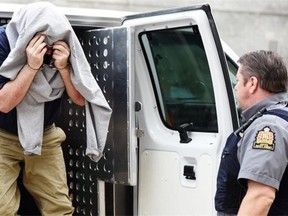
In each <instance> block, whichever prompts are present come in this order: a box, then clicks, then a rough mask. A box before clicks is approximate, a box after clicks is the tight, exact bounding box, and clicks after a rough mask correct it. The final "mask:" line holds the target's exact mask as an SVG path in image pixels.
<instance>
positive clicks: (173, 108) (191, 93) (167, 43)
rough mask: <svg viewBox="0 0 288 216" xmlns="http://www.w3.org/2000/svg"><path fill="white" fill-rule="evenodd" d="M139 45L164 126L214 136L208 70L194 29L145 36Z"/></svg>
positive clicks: (213, 102)
mask: <svg viewBox="0 0 288 216" xmlns="http://www.w3.org/2000/svg"><path fill="white" fill-rule="evenodd" d="M140 42H141V45H142V48H143V51H144V54H145V57H146V60H147V62H148V66H149V69H150V74H151V79H152V83H153V85H154V90H155V93H156V98H157V102H158V106H159V110H160V115H161V117H162V119H163V122H164V124H165V125H166V126H167V127H169V128H172V129H175V130H177V129H178V128H179V126H181V125H183V124H186V123H189V125H190V127H189V128H187V129H188V130H193V131H203V132H217V131H218V126H217V116H216V107H215V98H214V92H213V86H212V80H211V75H210V69H209V65H208V61H207V57H206V53H205V50H204V47H203V43H202V39H201V35H200V33H199V30H198V27H197V26H193V27H191V26H189V27H183V28H176V29H165V30H160V31H150V32H145V33H142V34H141V35H140Z"/></svg>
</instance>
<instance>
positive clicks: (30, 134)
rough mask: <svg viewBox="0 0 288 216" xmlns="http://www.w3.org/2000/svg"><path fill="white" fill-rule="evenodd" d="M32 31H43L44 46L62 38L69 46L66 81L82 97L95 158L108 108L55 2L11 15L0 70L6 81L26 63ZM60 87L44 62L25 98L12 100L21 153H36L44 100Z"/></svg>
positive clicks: (89, 151)
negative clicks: (7, 50)
mask: <svg viewBox="0 0 288 216" xmlns="http://www.w3.org/2000/svg"><path fill="white" fill-rule="evenodd" d="M36 33H42V34H44V35H46V36H47V38H46V43H48V44H49V45H52V44H53V43H54V42H56V41H58V40H63V41H65V42H66V43H67V44H68V45H69V46H70V50H71V54H70V59H69V61H70V64H71V80H72V83H73V85H74V86H75V88H76V89H77V90H78V91H79V92H80V94H81V95H82V96H83V97H84V98H85V99H86V102H85V110H86V131H87V133H86V135H87V148H86V154H87V155H88V156H89V157H90V158H91V160H93V161H98V160H99V159H100V158H101V156H102V153H103V150H104V147H105V143H106V139H107V133H108V127H109V121H110V117H111V112H112V110H111V108H110V107H109V105H108V103H107V101H106V99H105V97H104V95H103V93H102V91H101V89H100V88H99V86H98V84H97V82H96V80H95V78H94V77H93V75H92V73H91V68H90V65H89V63H88V61H87V59H86V57H85V54H84V51H83V49H82V46H81V44H80V42H79V40H78V38H77V36H76V35H75V33H74V31H73V29H72V27H71V25H70V23H69V21H68V20H67V18H66V17H65V15H63V14H62V13H61V12H60V11H59V10H58V8H57V7H56V6H54V5H53V4H51V3H48V2H36V3H32V4H28V5H26V6H24V7H23V8H21V9H20V10H19V11H17V12H15V13H14V14H13V16H12V19H11V21H10V22H9V23H8V25H7V27H6V34H7V37H8V41H9V44H10V49H11V52H10V53H9V55H8V57H7V59H6V60H5V61H4V62H3V64H2V66H1V67H0V74H1V75H2V76H4V77H7V78H9V79H11V80H13V79H15V78H16V76H17V74H18V73H19V71H20V70H21V68H22V67H23V66H24V65H25V64H26V60H27V59H26V51H25V50H26V47H27V45H28V43H29V41H30V40H31V39H32V38H33V36H34V35H35V34H36ZM64 90H65V86H64V83H63V81H62V79H61V76H60V74H59V72H58V71H56V70H53V69H51V68H49V67H43V68H42V69H41V71H39V72H37V74H36V76H35V78H34V80H33V83H32V85H31V87H30V89H29V90H28V93H27V94H26V96H25V97H24V99H23V100H22V101H21V102H20V104H19V105H17V107H16V109H17V120H18V122H17V125H18V135H19V139H20V142H21V145H22V146H23V148H24V153H25V154H26V155H41V146H42V136H43V123H44V103H45V102H47V101H52V100H55V99H57V98H59V97H61V96H62V94H63V92H64ZM89 107H90V108H89Z"/></svg>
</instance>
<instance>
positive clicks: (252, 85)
mask: <svg viewBox="0 0 288 216" xmlns="http://www.w3.org/2000/svg"><path fill="white" fill-rule="evenodd" d="M247 84H248V85H249V92H250V93H251V94H253V93H255V91H256V90H257V89H258V88H259V87H260V86H259V82H258V79H257V77H255V76H251V77H250V78H249V80H248V82H247Z"/></svg>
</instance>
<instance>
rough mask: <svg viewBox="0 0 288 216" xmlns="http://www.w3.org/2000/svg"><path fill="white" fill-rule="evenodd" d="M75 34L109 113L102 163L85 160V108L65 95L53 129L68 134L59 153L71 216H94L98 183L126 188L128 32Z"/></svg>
mask: <svg viewBox="0 0 288 216" xmlns="http://www.w3.org/2000/svg"><path fill="white" fill-rule="evenodd" d="M76 33H77V36H78V38H79V40H80V42H81V44H82V46H83V49H84V52H85V54H86V56H87V59H88V61H89V63H90V66H91V69H92V73H93V76H94V77H95V79H96V81H97V82H98V85H99V86H100V88H101V89H102V91H103V93H104V96H105V97H106V99H107V101H108V103H109V105H110V106H111V108H112V109H113V114H112V117H111V121H110V126H109V133H108V138H107V143H106V146H105V149H104V156H103V157H102V159H101V160H100V161H99V162H98V163H95V162H93V161H91V160H90V159H89V158H88V157H87V156H85V148H86V128H85V109H84V108H82V107H79V106H77V105H75V104H73V103H72V102H71V101H70V100H69V99H68V98H67V96H66V97H64V100H63V110H62V116H61V117H60V118H59V121H58V122H57V125H59V126H61V127H62V128H63V129H64V130H65V132H66V135H67V140H66V141H65V143H64V144H63V150H64V156H65V161H66V169H67V175H68V176H67V178H68V185H69V190H70V197H71V199H72V201H73V204H74V206H75V213H76V214H81V215H97V214H98V213H97V211H98V209H97V198H98V197H97V179H101V180H104V181H106V182H112V183H122V184H129V177H128V155H129V153H128V152H127V151H128V149H129V148H128V147H127V145H129V142H128V137H127V136H128V135H127V134H128V131H127V130H128V126H127V124H129V119H128V104H129V103H128V96H127V89H128V80H129V79H128V72H127V71H128V59H127V58H128V57H127V56H128V55H127V30H126V29H125V28H117V29H107V30H94V31H83V30H82V31H81V30H76Z"/></svg>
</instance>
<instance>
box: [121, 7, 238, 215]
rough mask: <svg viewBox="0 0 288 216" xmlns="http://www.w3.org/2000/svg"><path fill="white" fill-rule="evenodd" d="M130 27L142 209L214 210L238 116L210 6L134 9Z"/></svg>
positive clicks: (161, 211) (176, 212)
mask: <svg viewBox="0 0 288 216" xmlns="http://www.w3.org/2000/svg"><path fill="white" fill-rule="evenodd" d="M123 26H127V27H128V28H129V31H130V35H131V36H130V37H131V42H132V43H131V45H132V46H131V48H132V50H131V52H132V53H133V54H132V56H134V57H135V61H133V63H132V65H131V67H132V71H135V72H134V74H133V76H134V77H135V99H134V98H133V100H134V101H135V104H136V107H137V109H136V110H135V111H136V114H135V116H136V122H135V123H136V134H137V136H138V148H139V153H138V162H139V165H138V168H139V170H138V183H137V187H138V193H137V195H138V196H137V199H138V202H137V203H138V211H137V214H138V215H213V214H214V213H215V210H214V194H215V189H216V175H217V170H218V163H219V159H220V154H221V151H222V148H223V145H224V144H225V141H226V138H227V136H228V135H229V133H230V132H231V131H232V130H233V128H236V127H237V126H238V117H237V109H236V106H235V100H234V98H233V91H232V85H231V81H230V79H229V70H228V67H227V61H226V56H225V54H224V51H223V50H222V46H221V42H220V39H219V36H218V33H217V29H216V26H215V23H214V20H213V17H212V15H211V10H210V7H209V6H208V5H202V6H193V7H186V8H179V9H171V10H165V11H159V12H152V13H145V14H140V15H132V16H128V17H126V18H125V19H124V22H123ZM133 44H134V46H135V47H134V48H133ZM229 61H231V59H230V60H229ZM230 63H231V62H230ZM234 66H235V68H236V67H237V66H236V65H234ZM236 69H237V68H236ZM131 134H132V135H133V131H131Z"/></svg>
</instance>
